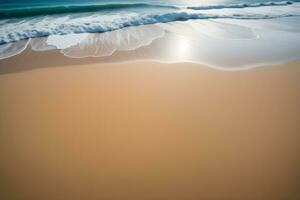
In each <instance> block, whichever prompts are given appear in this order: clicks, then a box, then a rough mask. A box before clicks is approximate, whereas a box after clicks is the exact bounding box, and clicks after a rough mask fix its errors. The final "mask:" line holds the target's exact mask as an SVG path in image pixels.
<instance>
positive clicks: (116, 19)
mask: <svg viewBox="0 0 300 200" xmlns="http://www.w3.org/2000/svg"><path fill="white" fill-rule="evenodd" d="M295 5H298V3H297V1H295V0H290V1H280V0H271V1H270V0H190V1H181V0H167V1H166V0H144V1H142V0H123V1H118V0H89V1H80V0H55V1H50V0H30V1H29V0H4V1H3V0H2V1H1V2H0V44H6V43H10V42H15V41H19V40H24V39H29V38H35V37H42V36H48V35H65V34H70V33H101V32H107V31H112V30H117V29H120V28H124V27H128V26H137V25H146V24H156V23H167V22H173V21H186V20H191V19H217V18H237V19H257V20H259V19H268V18H280V17H288V16H297V15H299V13H298V9H297V10H295V8H294V7H295ZM262 7H265V8H266V9H265V10H266V12H265V13H264V12H262V10H261V9H260V8H262ZM273 7H274V9H276V10H278V12H270V8H271V11H272V8H273ZM281 7H282V9H280V8H281ZM287 7H290V9H287ZM296 7H299V6H296ZM245 8H253V10H252V11H251V12H250V13H248V12H247V13H245V12H244V9H245ZM256 9H257V12H256V11H255V10H256ZM220 10H222V12H220ZM214 11H216V12H214Z"/></svg>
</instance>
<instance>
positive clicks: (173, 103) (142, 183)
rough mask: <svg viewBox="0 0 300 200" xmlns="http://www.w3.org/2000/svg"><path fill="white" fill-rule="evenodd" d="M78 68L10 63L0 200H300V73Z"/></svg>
mask: <svg viewBox="0 0 300 200" xmlns="http://www.w3.org/2000/svg"><path fill="white" fill-rule="evenodd" d="M36 54H39V56H36ZM24 57H25V58H26V59H25V58H24ZM44 59H48V60H47V62H45V60H44ZM71 60H72V59H62V58H61V57H59V56H57V55H56V54H55V53H53V52H51V51H50V52H43V53H30V52H29V53H28V52H27V53H24V54H23V55H20V56H18V57H15V58H13V59H6V60H2V61H1V62H0V96H1V98H0V146H1V150H0V166H1V167H0V174H1V177H2V178H1V179H0V188H1V190H0V198H1V199H22V200H24V199H31V200H35V199H51V200H53V199H64V200H66V199H73V200H74V199H103V200H106V199H124V200H125V199H128V200H135V199H137V200H146V199H151V200H153V199H164V200H169V199H170V200H171V199H182V200H189V199H190V200H196V199H197V200H199V199H205V200H209V199H231V200H233V199H237V200H247V199H249V200H267V199H270V200H276V199H278V200H279V199H291V200H294V199H295V200H296V199H299V198H300V196H299V191H298V190H297V188H298V186H299V175H300V174H299V167H300V166H299V165H300V161H299V150H300V149H299V148H300V147H299V142H300V124H299V119H300V103H299V102H300V88H299V86H300V78H299V74H300V62H299V61H296V62H292V63H289V64H284V65H276V66H266V67H260V68H255V69H250V70H244V71H221V70H215V69H211V68H209V67H207V66H202V65H199V64H191V63H178V64H162V63H158V62H150V61H139V62H127V63H110V64H107V63H106V64H105V63H92V62H91V63H89V62H86V60H84V59H83V60H80V61H76V63H75V64H74V63H73V61H74V60H72V61H71ZM79 62H80V63H79ZM43 63H47V64H43Z"/></svg>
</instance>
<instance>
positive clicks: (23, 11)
mask: <svg viewBox="0 0 300 200" xmlns="http://www.w3.org/2000/svg"><path fill="white" fill-rule="evenodd" d="M128 8H174V9H176V8H177V7H176V6H171V5H170V6H169V5H159V4H148V3H121V4H117V3H113V4H96V5H64V6H50V7H28V8H16V9H0V19H6V18H21V17H33V16H39V15H54V14H64V13H84V12H97V11H104V10H116V9H128Z"/></svg>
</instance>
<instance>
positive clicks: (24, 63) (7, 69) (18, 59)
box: [0, 48, 300, 75]
mask: <svg viewBox="0 0 300 200" xmlns="http://www.w3.org/2000/svg"><path fill="white" fill-rule="evenodd" d="M131 53H132V52H117V53H115V54H114V55H112V56H108V57H102V58H98V57H88V58H69V57H67V56H65V55H63V54H61V53H60V52H59V50H49V51H42V52H39V51H33V50H31V49H29V48H27V49H25V50H24V51H23V52H22V53H21V54H18V55H16V56H13V57H11V58H6V59H3V60H0V75H5V74H11V73H18V72H26V71H30V70H35V69H39V68H51V67H60V66H75V65H76V66H79V65H86V64H88V65H109V64H112V65H116V64H121V65H122V64H124V65H126V64H130V63H145V62H146V63H147V62H152V63H158V64H162V65H180V64H181V65H184V64H186V65H195V66H201V67H206V68H210V69H213V70H220V71H224V72H240V71H248V70H255V69H259V68H269V67H278V66H282V65H300V64H299V62H300V60H294V61H286V62H285V61H282V63H270V64H256V65H248V66H241V67H234V68H228V67H221V66H213V65H210V64H206V63H195V62H190V61H186V62H179V61H178V62H167V61H161V60H154V59H142V60H132V59H130V60H126V59H125V58H126V57H127V56H128V54H131ZM118 59H120V60H118ZM122 59H124V60H122ZM28 61H30V62H28Z"/></svg>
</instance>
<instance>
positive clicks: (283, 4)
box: [187, 1, 293, 10]
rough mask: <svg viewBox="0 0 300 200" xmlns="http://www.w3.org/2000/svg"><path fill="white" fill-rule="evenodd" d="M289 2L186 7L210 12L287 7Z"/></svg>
mask: <svg viewBox="0 0 300 200" xmlns="http://www.w3.org/2000/svg"><path fill="white" fill-rule="evenodd" d="M291 4H293V2H291V1H281V2H265V3H252V4H250V3H241V4H230V5H210V6H191V7H187V8H188V9H192V10H211V9H225V8H252V7H264V6H287V5H291Z"/></svg>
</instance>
